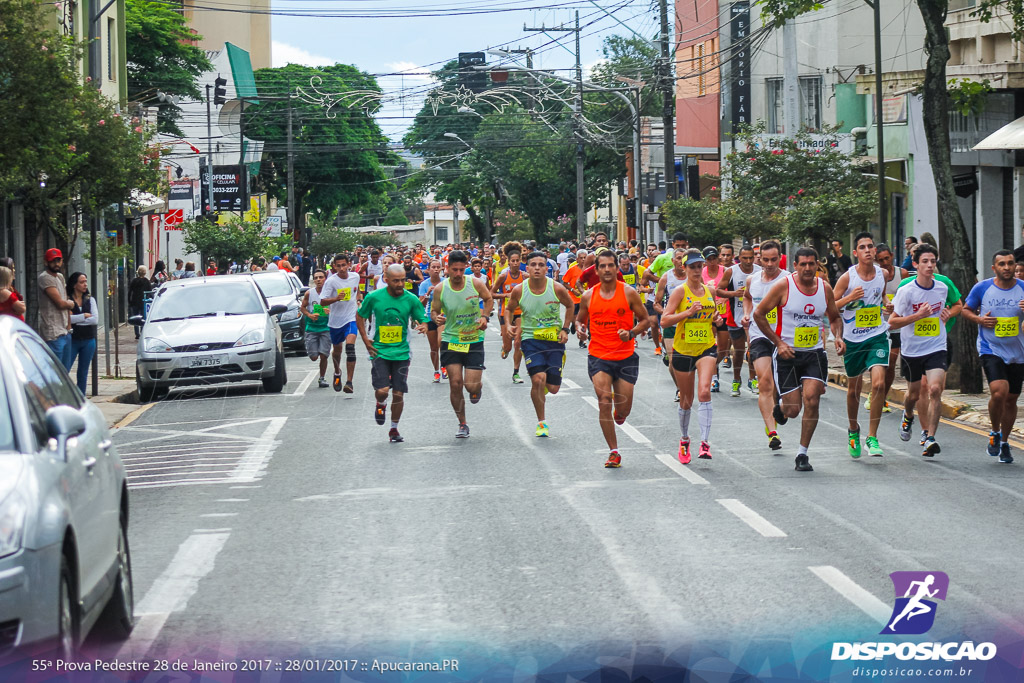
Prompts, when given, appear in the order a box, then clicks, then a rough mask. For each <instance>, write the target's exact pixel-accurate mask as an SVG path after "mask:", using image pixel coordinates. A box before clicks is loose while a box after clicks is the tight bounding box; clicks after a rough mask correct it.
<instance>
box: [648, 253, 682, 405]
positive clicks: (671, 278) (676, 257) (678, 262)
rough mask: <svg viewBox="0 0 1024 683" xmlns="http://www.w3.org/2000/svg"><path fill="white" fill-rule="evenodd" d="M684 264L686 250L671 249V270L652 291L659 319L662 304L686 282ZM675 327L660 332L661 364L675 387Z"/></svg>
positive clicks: (677, 391)
mask: <svg viewBox="0 0 1024 683" xmlns="http://www.w3.org/2000/svg"><path fill="white" fill-rule="evenodd" d="M684 263H686V249H682V248H680V249H673V250H672V269H671V270H669V271H668V272H667V273H665V274H664V275H662V276H661V279H660V280H658V286H657V287H655V289H654V313H655V315H657V316H658V317H659V318H660V317H662V316H664V315H665V309H664V306H663V305H664V303H665V302H666V301H668V298H669V297H670V296H672V292H674V291H675V290H676V287H678V286H679V285H681V284H683V282H685V281H686V267H685V266H684V265H683V264H684ZM663 327H664V325H663ZM676 332H677V330H676V326H675V325H669V326H668V327H664V330H663V331H662V337H663V339H664V344H665V355H664V356H662V359H661V360H662V362H663V363H664V364H665V365H666V367H668V374H669V377H671V378H672V384H673V385H676V371H675V369H674V368H673V367H672V355H673V354H674V353H675V351H674V350H673V348H674V346H673V345H674V342H675V336H676ZM675 400H676V402H677V403H678V402H679V389H676V397H675Z"/></svg>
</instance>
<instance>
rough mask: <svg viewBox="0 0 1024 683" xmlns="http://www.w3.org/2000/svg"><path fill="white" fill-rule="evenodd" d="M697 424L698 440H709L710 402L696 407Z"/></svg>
mask: <svg viewBox="0 0 1024 683" xmlns="http://www.w3.org/2000/svg"><path fill="white" fill-rule="evenodd" d="M697 424H698V425H700V440H701V441H705V442H706V441H707V440H708V439H710V438H711V401H708V402H707V403H699V404H698V405H697Z"/></svg>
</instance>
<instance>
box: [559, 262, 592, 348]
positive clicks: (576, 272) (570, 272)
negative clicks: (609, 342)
mask: <svg viewBox="0 0 1024 683" xmlns="http://www.w3.org/2000/svg"><path fill="white" fill-rule="evenodd" d="M586 258H587V250H586V249H579V250H578V251H577V252H576V254H575V256H574V257H572V262H571V263H570V264H569V268H568V269H566V271H565V275H563V276H562V282H564V283H565V286H566V288H567V289H568V290H569V298H570V299H572V303H573V314H572V324H571V325H569V332H570V334H576V316H577V315H578V314H579V312H580V295H579V294H578V293H577V292H576V283H577V282H579V280H580V274H581V273H582V272H583V263H584V262H585V261H586ZM580 348H581V349H585V348H587V343H586V342H585V341H583V340H582V339H580Z"/></svg>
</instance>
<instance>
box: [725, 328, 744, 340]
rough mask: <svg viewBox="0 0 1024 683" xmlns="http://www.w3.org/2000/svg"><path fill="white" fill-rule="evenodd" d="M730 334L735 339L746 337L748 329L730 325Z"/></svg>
mask: <svg viewBox="0 0 1024 683" xmlns="http://www.w3.org/2000/svg"><path fill="white" fill-rule="evenodd" d="M729 336H730V337H732V338H733V340H740V339H746V338H747V331H746V330H745V329H743V328H742V327H730V328H729Z"/></svg>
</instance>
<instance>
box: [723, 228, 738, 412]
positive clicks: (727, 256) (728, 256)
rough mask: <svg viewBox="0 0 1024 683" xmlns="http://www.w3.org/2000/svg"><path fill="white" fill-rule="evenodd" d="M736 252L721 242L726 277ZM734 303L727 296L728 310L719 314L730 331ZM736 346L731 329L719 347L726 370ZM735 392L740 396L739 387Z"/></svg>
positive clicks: (733, 263) (729, 245) (734, 394)
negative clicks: (730, 310) (723, 346)
mask: <svg viewBox="0 0 1024 683" xmlns="http://www.w3.org/2000/svg"><path fill="white" fill-rule="evenodd" d="M735 254H736V252H735V250H734V249H733V247H732V245H731V244H720V245H718V265H720V266H722V267H723V268H725V269H726V273H725V277H729V274H730V271H731V270H732V267H733V266H734V265H736V260H735V258H734V257H735ZM719 287H721V282H719ZM720 291H721V290H720ZM723 296H724V295H723V294H721V293H719V294H718V297H719V298H722V297H723ZM733 303H734V300H733V299H731V298H728V297H726V300H725V307H726V311H725V313H722V312H719V315H720V316H721V317H722V320H723V321H724V323H725V329H726V331H729V309H730V308H731V307H732V304H733ZM734 346H735V344H733V337H732V332H731V331H730V332H729V339H728V341H727V343H726V345H725V348H724V349H722V348H719V349H718V353H719V354H724V355H723V357H722V360H721V361H720V363H719V364H720V366H721V367H723V368H725V369H726V370H728V369H729V368H731V367H732V356H731V355H730V354H729V350H730V349H732V348H734ZM735 392H736V393H733V394H731V395H732V396H739V395H740V394H739V388H737V389H736V390H735Z"/></svg>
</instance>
